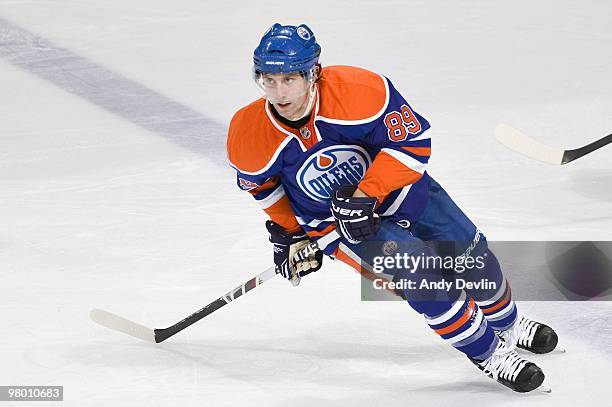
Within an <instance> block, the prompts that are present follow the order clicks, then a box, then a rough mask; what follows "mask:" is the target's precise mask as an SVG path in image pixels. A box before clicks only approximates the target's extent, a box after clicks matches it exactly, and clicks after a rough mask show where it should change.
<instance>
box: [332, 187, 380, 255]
mask: <svg viewBox="0 0 612 407" xmlns="http://www.w3.org/2000/svg"><path fill="white" fill-rule="evenodd" d="M356 189H357V187H355V186H343V187H340V188H338V189H337V190H336V191H334V194H333V196H332V207H331V212H332V215H333V216H334V219H335V220H336V230H337V231H338V233H339V234H340V235H341V236H342V237H344V238H345V239H346V240H348V241H349V242H351V243H353V244H357V243H359V242H361V241H363V240H367V239H369V238H371V237H372V236H374V235H375V234H376V233H377V232H378V229H380V218H379V217H378V215H376V214H375V213H374V207H375V206H376V198H371V197H360V198H354V197H353V193H354V192H355V190H356Z"/></svg>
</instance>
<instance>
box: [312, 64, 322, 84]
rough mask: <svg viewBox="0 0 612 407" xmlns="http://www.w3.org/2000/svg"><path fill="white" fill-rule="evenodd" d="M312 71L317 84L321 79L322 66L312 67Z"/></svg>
mask: <svg viewBox="0 0 612 407" xmlns="http://www.w3.org/2000/svg"><path fill="white" fill-rule="evenodd" d="M312 70H313V74H314V82H316V81H318V80H319V78H320V77H321V64H316V65H315V66H313V67H312Z"/></svg>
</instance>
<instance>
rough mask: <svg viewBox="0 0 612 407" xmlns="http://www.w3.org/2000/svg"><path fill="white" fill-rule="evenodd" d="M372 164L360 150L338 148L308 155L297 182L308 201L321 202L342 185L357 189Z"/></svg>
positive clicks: (298, 173)
mask: <svg viewBox="0 0 612 407" xmlns="http://www.w3.org/2000/svg"><path fill="white" fill-rule="evenodd" d="M370 164H372V160H371V159H370V156H369V155H368V153H367V152H366V151H365V150H364V149H363V148H362V147H359V146H351V145H338V146H331V147H327V148H323V149H321V150H319V151H317V152H316V153H314V154H313V155H311V156H310V157H309V158H308V159H307V160H306V161H305V162H304V164H302V166H301V167H300V169H299V170H298V172H297V174H296V181H297V183H298V185H299V186H300V188H301V189H302V191H304V193H305V194H306V195H308V196H309V197H310V198H312V199H314V200H316V201H319V202H323V201H328V200H329V199H331V194H332V192H333V191H334V190H335V189H337V188H338V187H339V186H342V185H357V184H358V183H359V181H361V179H362V178H363V176H364V174H365V172H366V170H367V169H368V167H369V166H370Z"/></svg>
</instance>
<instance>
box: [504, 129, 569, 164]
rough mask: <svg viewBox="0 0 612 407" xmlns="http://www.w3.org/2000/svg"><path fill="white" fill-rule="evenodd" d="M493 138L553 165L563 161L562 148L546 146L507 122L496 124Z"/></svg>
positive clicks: (519, 151) (528, 155) (518, 151)
mask: <svg viewBox="0 0 612 407" xmlns="http://www.w3.org/2000/svg"><path fill="white" fill-rule="evenodd" d="M495 138H496V139H497V141H499V142H500V143H501V144H503V145H505V146H506V147H508V148H509V149H511V150H514V151H516V152H517V153H520V154H523V155H525V156H527V157H529V158H533V159H534V160H538V161H542V162H545V163H548V164H555V165H561V164H562V162H563V153H564V151H563V150H562V149H560V148H553V147H549V146H546V145H544V144H542V143H540V142H539V141H536V140H534V139H532V138H531V137H529V136H527V135H525V134H523V133H521V132H520V131H518V130H516V129H515V128H513V127H512V126H509V125H507V124H499V125H497V127H496V128H495Z"/></svg>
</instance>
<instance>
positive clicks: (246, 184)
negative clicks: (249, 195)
mask: <svg viewBox="0 0 612 407" xmlns="http://www.w3.org/2000/svg"><path fill="white" fill-rule="evenodd" d="M238 184H239V185H240V188H242V189H244V190H245V191H250V190H251V189H255V188H257V187H258V186H259V184H257V183H255V182H251V181H249V180H246V179H244V178H238Z"/></svg>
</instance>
